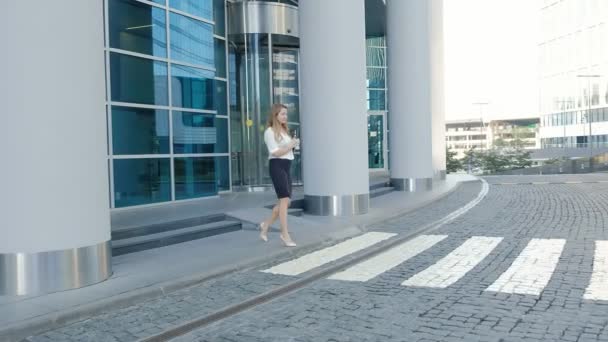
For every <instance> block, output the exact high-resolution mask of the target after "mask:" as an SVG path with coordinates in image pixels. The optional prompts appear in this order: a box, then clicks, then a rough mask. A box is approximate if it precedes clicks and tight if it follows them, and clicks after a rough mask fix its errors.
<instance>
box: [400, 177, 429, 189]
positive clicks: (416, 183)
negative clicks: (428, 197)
mask: <svg viewBox="0 0 608 342" xmlns="http://www.w3.org/2000/svg"><path fill="white" fill-rule="evenodd" d="M391 185H392V186H393V187H394V188H395V190H397V191H407V192H419V191H428V190H432V189H433V178H391Z"/></svg>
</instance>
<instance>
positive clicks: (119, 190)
mask: <svg viewBox="0 0 608 342" xmlns="http://www.w3.org/2000/svg"><path fill="white" fill-rule="evenodd" d="M104 4H105V6H106V8H107V13H108V16H107V17H106V23H105V25H106V43H105V45H106V49H105V50H106V61H107V65H106V67H107V68H108V72H107V77H108V79H107V87H108V89H107V94H108V98H107V114H108V128H109V134H110V137H109V145H110V146H109V149H108V153H109V160H110V173H111V174H110V177H111V180H112V182H111V184H110V187H111V189H110V190H111V199H112V204H111V205H112V207H114V208H119V207H126V206H133V205H143V204H151V203H158V202H169V201H173V200H181V199H187V198H197V197H203V196H212V195H216V194H217V193H218V192H220V191H228V190H230V163H229V152H230V147H229V137H228V132H229V128H228V127H229V121H228V114H229V113H228V90H227V88H228V86H227V78H226V77H227V67H226V66H227V62H226V56H227V53H226V47H227V44H226V27H225V25H226V11H225V6H226V4H225V1H224V0H154V1H152V3H150V2H145V3H144V2H142V1H138V0H105V1H104Z"/></svg>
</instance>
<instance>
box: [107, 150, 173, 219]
mask: <svg viewBox="0 0 608 342" xmlns="http://www.w3.org/2000/svg"><path fill="white" fill-rule="evenodd" d="M169 165H170V163H169V158H163V159H157V158H154V159H114V205H115V207H116V208H121V207H126V206H132V205H141V204H149V203H157V202H165V201H170V200H171V184H170V178H171V175H170V168H169Z"/></svg>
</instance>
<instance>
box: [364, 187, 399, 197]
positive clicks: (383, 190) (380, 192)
mask: <svg viewBox="0 0 608 342" xmlns="http://www.w3.org/2000/svg"><path fill="white" fill-rule="evenodd" d="M393 191H395V188H394V187H392V186H385V187H382V188H377V189H374V190H372V191H370V192H369V198H374V197H379V196H382V195H386V194H388V193H391V192H393Z"/></svg>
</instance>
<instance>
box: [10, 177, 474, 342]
mask: <svg viewBox="0 0 608 342" xmlns="http://www.w3.org/2000/svg"><path fill="white" fill-rule="evenodd" d="M478 181H479V180H470V181H460V182H458V183H456V184H455V185H454V187H453V188H452V189H450V190H448V191H446V192H445V193H442V194H440V195H438V196H437V197H435V198H432V199H429V200H426V201H424V202H422V203H420V204H418V205H416V206H413V207H411V208H408V209H405V210H401V211H399V210H397V211H396V212H395V213H393V215H391V216H388V217H382V218H379V219H373V222H368V223H363V224H360V225H349V226H345V227H344V229H343V230H341V231H338V232H332V233H330V234H327V235H324V236H323V237H322V240H321V241H317V242H312V243H309V244H305V245H301V246H299V247H297V248H295V249H287V250H285V249H284V250H281V251H279V252H276V254H274V255H264V256H261V257H258V258H255V259H250V260H249V261H248V262H243V263H240V264H236V265H234V266H229V267H224V268H220V269H219V270H216V271H215V272H212V273H199V274H196V275H194V276H184V277H181V278H178V279H176V280H169V281H165V282H162V283H158V284H154V285H149V286H145V287H141V288H138V289H134V290H130V291H128V292H123V293H121V294H118V295H115V296H112V297H109V298H107V299H100V300H96V301H93V302H90V303H86V304H82V305H78V306H75V307H72V308H68V309H63V310H59V311H56V312H53V313H49V314H44V315H41V316H38V317H34V318H30V319H26V320H23V321H19V322H15V323H12V324H11V323H9V324H8V325H7V326H4V327H1V328H0V341H21V340H23V339H24V338H27V337H30V336H33V335H36V334H40V333H43V332H45V331H49V330H53V329H57V328H60V327H62V326H65V325H68V324H72V323H76V322H79V321H83V320H86V319H88V318H91V317H93V316H97V315H100V314H103V313H105V312H107V311H109V310H117V309H123V308H126V307H129V306H132V305H135V304H138V303H143V302H145V301H149V300H154V299H157V298H161V297H163V296H166V295H168V294H170V293H172V292H175V291H178V290H182V289H185V288H188V287H192V286H196V285H200V284H202V283H205V282H208V281H210V280H214V279H216V278H220V277H222V276H226V275H228V274H231V273H235V272H239V271H245V270H249V269H254V268H259V267H263V266H264V265H266V264H270V263H276V262H277V261H279V260H281V259H288V258H292V257H294V256H298V255H301V254H305V253H308V252H310V251H313V250H316V249H318V248H319V247H323V246H327V245H331V244H333V243H336V242H339V241H341V240H345V239H347V238H350V237H353V236H357V235H359V234H361V233H364V232H366V231H368V229H369V228H370V227H371V226H373V225H376V224H378V223H381V222H384V221H389V220H392V219H395V218H397V217H400V216H403V215H407V214H409V213H411V212H413V211H416V210H419V209H421V208H423V207H426V206H428V205H430V204H432V203H434V202H436V201H439V200H442V199H444V198H445V197H447V196H449V195H450V194H452V193H454V192H455V191H456V190H457V189H459V188H460V187H461V185H462V184H465V183H469V182H478Z"/></svg>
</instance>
